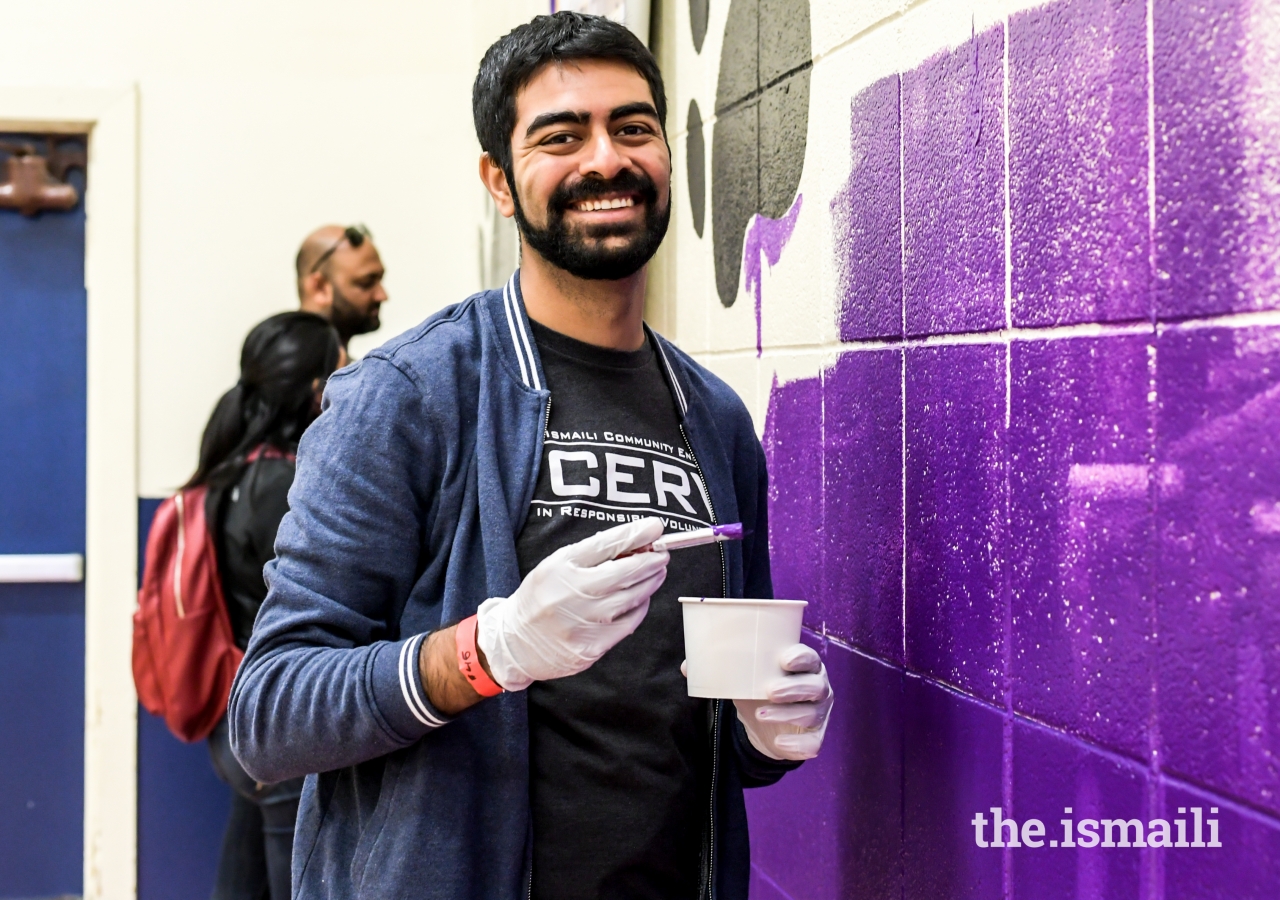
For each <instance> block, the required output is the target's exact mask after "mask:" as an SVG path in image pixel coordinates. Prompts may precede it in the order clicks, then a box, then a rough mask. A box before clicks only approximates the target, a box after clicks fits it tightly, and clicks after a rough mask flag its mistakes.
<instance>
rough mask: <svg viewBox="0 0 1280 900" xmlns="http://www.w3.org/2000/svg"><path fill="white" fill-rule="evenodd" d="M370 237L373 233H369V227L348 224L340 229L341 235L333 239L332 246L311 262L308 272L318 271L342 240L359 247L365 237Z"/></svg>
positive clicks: (340, 244)
mask: <svg viewBox="0 0 1280 900" xmlns="http://www.w3.org/2000/svg"><path fill="white" fill-rule="evenodd" d="M372 237H373V235H372V234H370V233H369V229H368V228H366V227H365V226H364V225H348V226H347V227H346V228H344V229H342V237H340V238H338V239H337V240H336V241H334V244H333V246H332V247H330V248H329V249H328V250H326V251H324V253H321V254H320V257H319V258H318V259H317V260H316V261H315V262H314V263H312V264H311V271H310V273H309V274H312V275H314V274H315V273H316V272H318V271H319V270H320V267H321V266H323V265H324V264H325V260H327V259H328V258H329V257H330V256H333V254H334V252H335V251H336V250H337V249H338V248H339V247H341V246H342V243H343V241H346V242H347V243H348V244H350V245H351V246H352V247H353V248H359V246H360V245H361V244H363V243H364V242H365V238H372Z"/></svg>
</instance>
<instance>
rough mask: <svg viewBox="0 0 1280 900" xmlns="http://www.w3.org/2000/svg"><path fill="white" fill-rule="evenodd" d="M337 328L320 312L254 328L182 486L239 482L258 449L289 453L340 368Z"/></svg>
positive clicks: (282, 318) (277, 319) (276, 319)
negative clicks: (237, 371)
mask: <svg viewBox="0 0 1280 900" xmlns="http://www.w3.org/2000/svg"><path fill="white" fill-rule="evenodd" d="M338 348H339V343H338V334H337V332H336V331H334V330H333V326H332V325H330V324H329V323H328V322H327V321H326V320H324V319H322V318H320V316H317V315H314V314H312V313H305V312H286V313H279V314H278V315H274V316H272V317H271V318H269V319H266V320H265V321H263V322H260V323H259V324H258V325H256V326H254V329H253V330H252V331H250V332H249V336H248V337H246V338H245V339H244V347H243V349H241V351H240V380H239V381H238V382H236V386H235V387H233V388H232V389H231V390H229V391H227V392H226V393H225V394H223V395H222V399H220V400H219V401H218V405H217V406H215V407H214V410H213V415H211V416H210V417H209V424H207V425H206V426H205V428H204V437H203V438H202V439H201V441H200V465H199V466H198V467H197V468H196V472H195V474H194V475H192V476H191V480H190V481H188V482H187V483H186V484H185V485H183V487H184V488H193V487H198V486H199V485H202V484H207V485H209V486H210V487H214V488H216V487H222V486H225V485H228V484H230V483H232V482H234V481H236V480H237V479H238V478H239V477H240V474H241V472H242V470H243V468H244V465H245V461H246V458H247V457H248V456H249V454H250V453H251V452H252V451H253V450H254V448H256V447H258V446H260V445H262V444H267V445H269V446H272V447H275V448H277V449H279V450H283V451H286V452H287V451H290V450H292V449H293V448H294V447H295V446H296V445H297V443H298V438H300V437H301V436H302V432H303V431H305V430H306V428H307V426H308V425H310V424H311V423H312V422H313V421H315V418H316V416H317V415H319V412H320V410H319V403H318V402H317V400H316V398H317V391H318V390H319V388H320V387H321V386H323V384H324V382H325V381H326V380H327V379H328V377H329V376H330V375H332V374H333V370H334V369H336V368H337V366H338V352H339V350H338Z"/></svg>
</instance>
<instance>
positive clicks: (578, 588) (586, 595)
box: [476, 518, 669, 691]
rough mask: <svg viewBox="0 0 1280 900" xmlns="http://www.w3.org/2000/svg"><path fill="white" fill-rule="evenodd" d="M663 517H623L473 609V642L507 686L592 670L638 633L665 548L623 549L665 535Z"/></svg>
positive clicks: (662, 575)
mask: <svg viewBox="0 0 1280 900" xmlns="http://www.w3.org/2000/svg"><path fill="white" fill-rule="evenodd" d="M662 530H663V526H662V520H661V519H655V518H648V519H640V520H639V521H635V522H627V523H626V524H624V525H618V526H615V527H613V528H608V529H606V530H604V531H601V532H598V533H597V534H594V535H592V536H591V537H589V538H586V539H585V540H581V541H579V542H578V543H576V544H570V545H569V546H567V547H561V548H560V549H559V550H557V551H556V552H555V553H552V554H551V555H550V556H548V557H547V558H546V559H544V560H543V561H542V562H540V563H538V565H537V567H536V568H534V569H533V571H531V572H530V573H529V574H528V575H526V576H525V578H524V581H522V582H521V583H520V587H518V588H517V589H516V592H515V593H514V594H512V595H511V596H510V597H493V598H490V599H488V600H486V601H484V603H481V604H480V609H479V610H478V612H477V616H478V618H477V622H476V643H477V644H478V645H479V646H480V650H481V651H482V652H483V653H484V655H485V661H486V662H487V663H488V664H489V671H490V672H492V673H493V680H494V681H496V682H497V683H498V684H499V685H501V686H502V687H503V688H505V689H506V690H508V691H521V690H524V689H525V688H527V687H528V686H529V685H530V684H532V683H533V682H535V681H548V680H550V679H552V678H563V677H565V676H566V675H576V674H577V673H579V672H581V671H583V670H585V669H588V668H590V666H591V664H592V663H594V662H595V661H596V660H597V659H599V658H600V657H602V656H604V655H605V653H607V652H608V651H609V650H610V649H611V648H612V647H613V646H614V645H615V644H617V643H618V642H619V641H620V640H622V639H623V638H625V637H626V636H627V635H629V634H631V632H633V631H635V630H636V628H637V627H638V626H639V625H640V623H641V621H643V620H644V617H645V614H646V613H647V612H648V611H649V598H650V597H651V596H653V592H654V591H656V590H657V589H658V588H659V587H661V586H662V582H663V581H665V580H666V577H667V560H668V558H669V555H668V554H667V553H666V552H664V551H659V552H653V551H649V552H645V553H637V554H635V555H634V556H628V557H627V558H626V559H615V558H614V557H616V556H618V555H619V554H621V553H625V552H626V551H628V550H634V549H636V548H637V547H643V546H645V545H646V544H650V543H652V542H653V541H655V540H656V539H658V538H659V537H661V536H662Z"/></svg>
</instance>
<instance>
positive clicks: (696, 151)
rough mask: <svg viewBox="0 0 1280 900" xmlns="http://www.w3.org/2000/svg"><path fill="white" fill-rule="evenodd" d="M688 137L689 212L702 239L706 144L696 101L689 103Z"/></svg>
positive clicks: (704, 218)
mask: <svg viewBox="0 0 1280 900" xmlns="http://www.w3.org/2000/svg"><path fill="white" fill-rule="evenodd" d="M687 130H688V137H686V138H685V172H686V173H687V174H686V175H685V178H686V179H687V180H688V182H689V210H690V212H692V213H693V230H694V231H696V232H697V233H698V237H702V229H703V228H704V227H705V225H706V222H707V163H706V159H707V142H706V139H705V138H704V137H703V136H702V113H701V112H700V111H699V110H698V101H697V100H690V101H689V119H688V122H687Z"/></svg>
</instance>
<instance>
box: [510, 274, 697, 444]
mask: <svg viewBox="0 0 1280 900" xmlns="http://www.w3.org/2000/svg"><path fill="white" fill-rule="evenodd" d="M501 323H502V324H500V325H499V327H498V331H499V334H500V335H501V337H500V338H499V340H500V341H501V342H502V343H504V344H506V345H507V346H508V347H510V349H511V351H512V354H513V355H514V357H515V361H516V368H517V369H518V370H519V373H520V380H521V382H522V383H523V384H524V386H525V387H527V388H532V389H533V390H535V391H542V390H545V389H546V387H545V386H546V378H545V377H544V375H543V373H542V360H541V359H540V358H539V357H538V345H537V342H536V341H534V339H533V329H532V328H531V327H530V325H529V314H528V312H527V311H526V310H525V305H524V294H523V293H522V292H521V290H520V270H519V269H516V270H515V271H514V272H512V273H511V277H510V278H509V279H507V283H506V284H505V285H504V286H503V288H502V316H501ZM503 325H505V328H504V327H503ZM644 330H645V333H646V334H647V335H648V336H649V340H650V342H652V344H653V346H654V348H655V349H656V350H657V352H658V359H659V360H661V362H662V369H663V372H664V374H665V375H666V377H667V381H668V383H669V385H670V388H671V395H672V397H674V398H675V401H676V407H677V409H678V410H679V413H680V420H681V421H684V418H685V416H686V415H687V414H688V412H689V401H688V399H687V398H686V395H685V390H684V387H683V385H682V384H681V383H680V378H679V377H678V376H677V374H676V369H675V367H674V366H673V365H672V364H671V357H672V353H671V351H670V350H669V349H668V348H667V341H666V339H665V338H663V337H662V336H661V335H659V334H658V333H657V332H656V331H654V330H653V329H652V328H650V327H649V325H648V323H645V325H644Z"/></svg>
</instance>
